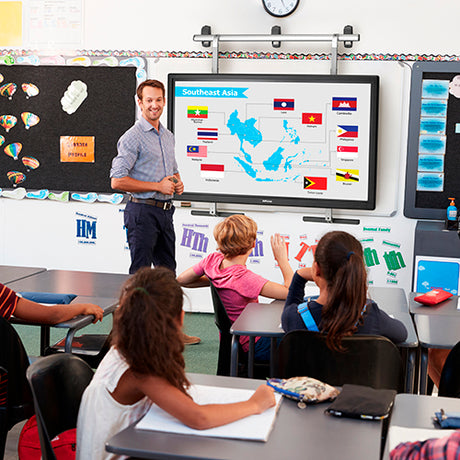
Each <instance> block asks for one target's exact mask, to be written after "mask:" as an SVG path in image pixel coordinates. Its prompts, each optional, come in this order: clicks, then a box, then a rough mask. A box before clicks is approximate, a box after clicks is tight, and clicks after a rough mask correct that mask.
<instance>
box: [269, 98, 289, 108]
mask: <svg viewBox="0 0 460 460" xmlns="http://www.w3.org/2000/svg"><path fill="white" fill-rule="evenodd" d="M273 110H294V99H273Z"/></svg>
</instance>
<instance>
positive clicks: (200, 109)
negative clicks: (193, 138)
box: [187, 105, 208, 118]
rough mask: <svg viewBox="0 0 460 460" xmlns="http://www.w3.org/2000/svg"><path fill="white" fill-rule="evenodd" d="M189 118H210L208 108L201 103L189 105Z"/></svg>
mask: <svg viewBox="0 0 460 460" xmlns="http://www.w3.org/2000/svg"><path fill="white" fill-rule="evenodd" d="M187 118H208V108H207V107H206V106H201V105H189V106H187Z"/></svg>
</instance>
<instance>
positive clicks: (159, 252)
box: [110, 80, 184, 274]
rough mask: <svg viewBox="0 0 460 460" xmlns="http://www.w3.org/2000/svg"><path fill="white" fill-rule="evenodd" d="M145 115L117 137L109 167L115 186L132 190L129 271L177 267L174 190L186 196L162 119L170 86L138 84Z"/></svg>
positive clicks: (128, 214) (128, 222) (151, 82)
mask: <svg viewBox="0 0 460 460" xmlns="http://www.w3.org/2000/svg"><path fill="white" fill-rule="evenodd" d="M137 98H138V104H139V107H140V109H141V115H142V116H141V117H140V118H139V120H137V122H136V123H135V125H134V126H132V127H131V128H130V129H129V130H128V131H126V133H124V134H123V136H121V138H120V139H119V141H118V145H117V148H118V155H117V156H116V157H115V158H114V159H113V161H112V169H111V171H110V177H111V184H112V188H114V189H117V190H122V191H124V192H128V193H130V199H129V202H128V203H127V205H126V208H125V215H124V218H125V226H126V228H127V235H128V244H129V250H130V253H131V266H130V268H129V273H131V274H132V273H135V272H136V271H137V270H138V269H139V268H140V267H144V266H147V267H151V266H152V264H153V265H154V266H164V267H168V268H169V269H171V270H173V271H175V270H176V260H175V234H174V226H173V214H174V206H173V204H172V201H171V200H172V198H173V195H174V193H177V194H179V195H180V194H181V193H182V192H183V191H184V184H183V183H182V180H181V178H180V174H179V171H178V168H177V162H176V159H175V154H174V135H173V134H172V133H171V132H170V131H169V130H168V129H166V128H165V127H164V126H163V125H162V124H161V123H160V116H161V114H162V113H163V108H164V106H165V88H164V85H163V83H161V82H159V81H157V80H146V81H144V82H143V83H141V84H140V85H139V87H138V88H137Z"/></svg>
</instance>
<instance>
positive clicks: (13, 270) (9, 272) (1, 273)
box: [0, 265, 46, 284]
mask: <svg viewBox="0 0 460 460" xmlns="http://www.w3.org/2000/svg"><path fill="white" fill-rule="evenodd" d="M45 271H46V268H43V267H16V266H13V265H0V283H2V284H7V283H11V282H13V281H18V280H20V279H23V278H27V277H29V276H32V275H35V274H37V273H41V272H45Z"/></svg>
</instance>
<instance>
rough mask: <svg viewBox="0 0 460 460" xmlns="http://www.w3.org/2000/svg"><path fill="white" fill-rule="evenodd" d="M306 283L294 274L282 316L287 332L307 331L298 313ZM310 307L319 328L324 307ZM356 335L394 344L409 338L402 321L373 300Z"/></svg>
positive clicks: (314, 304) (317, 305)
mask: <svg viewBox="0 0 460 460" xmlns="http://www.w3.org/2000/svg"><path fill="white" fill-rule="evenodd" d="M306 283H307V280H305V279H304V278H302V277H301V276H300V275H299V274H298V273H297V272H296V273H294V277H293V278H292V282H291V285H290V286H289V293H288V296H287V299H286V303H285V305H284V310H283V314H282V316H281V324H282V326H283V329H284V331H285V332H289V331H294V330H298V329H306V327H305V323H304V322H303V319H302V317H301V316H300V314H299V313H298V311H297V307H298V305H300V304H301V303H304V295H305V284H306ZM308 307H309V309H310V312H311V314H312V316H313V319H314V320H315V322H316V324H317V325H318V328H319V325H320V324H321V310H322V308H323V306H322V305H321V304H319V303H318V302H316V301H315V300H310V301H309V302H308ZM356 333H357V334H372V335H383V336H384V337H387V338H389V339H390V340H392V341H393V342H394V343H400V342H404V341H405V340H406V338H407V330H406V326H404V324H403V323H401V321H399V320H397V319H394V318H391V317H390V316H388V315H387V314H386V313H385V312H384V311H382V310H380V308H379V307H378V306H377V304H376V303H375V302H374V301H372V300H368V302H367V307H366V311H365V313H364V322H363V324H360V325H358V330H357V332H356Z"/></svg>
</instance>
